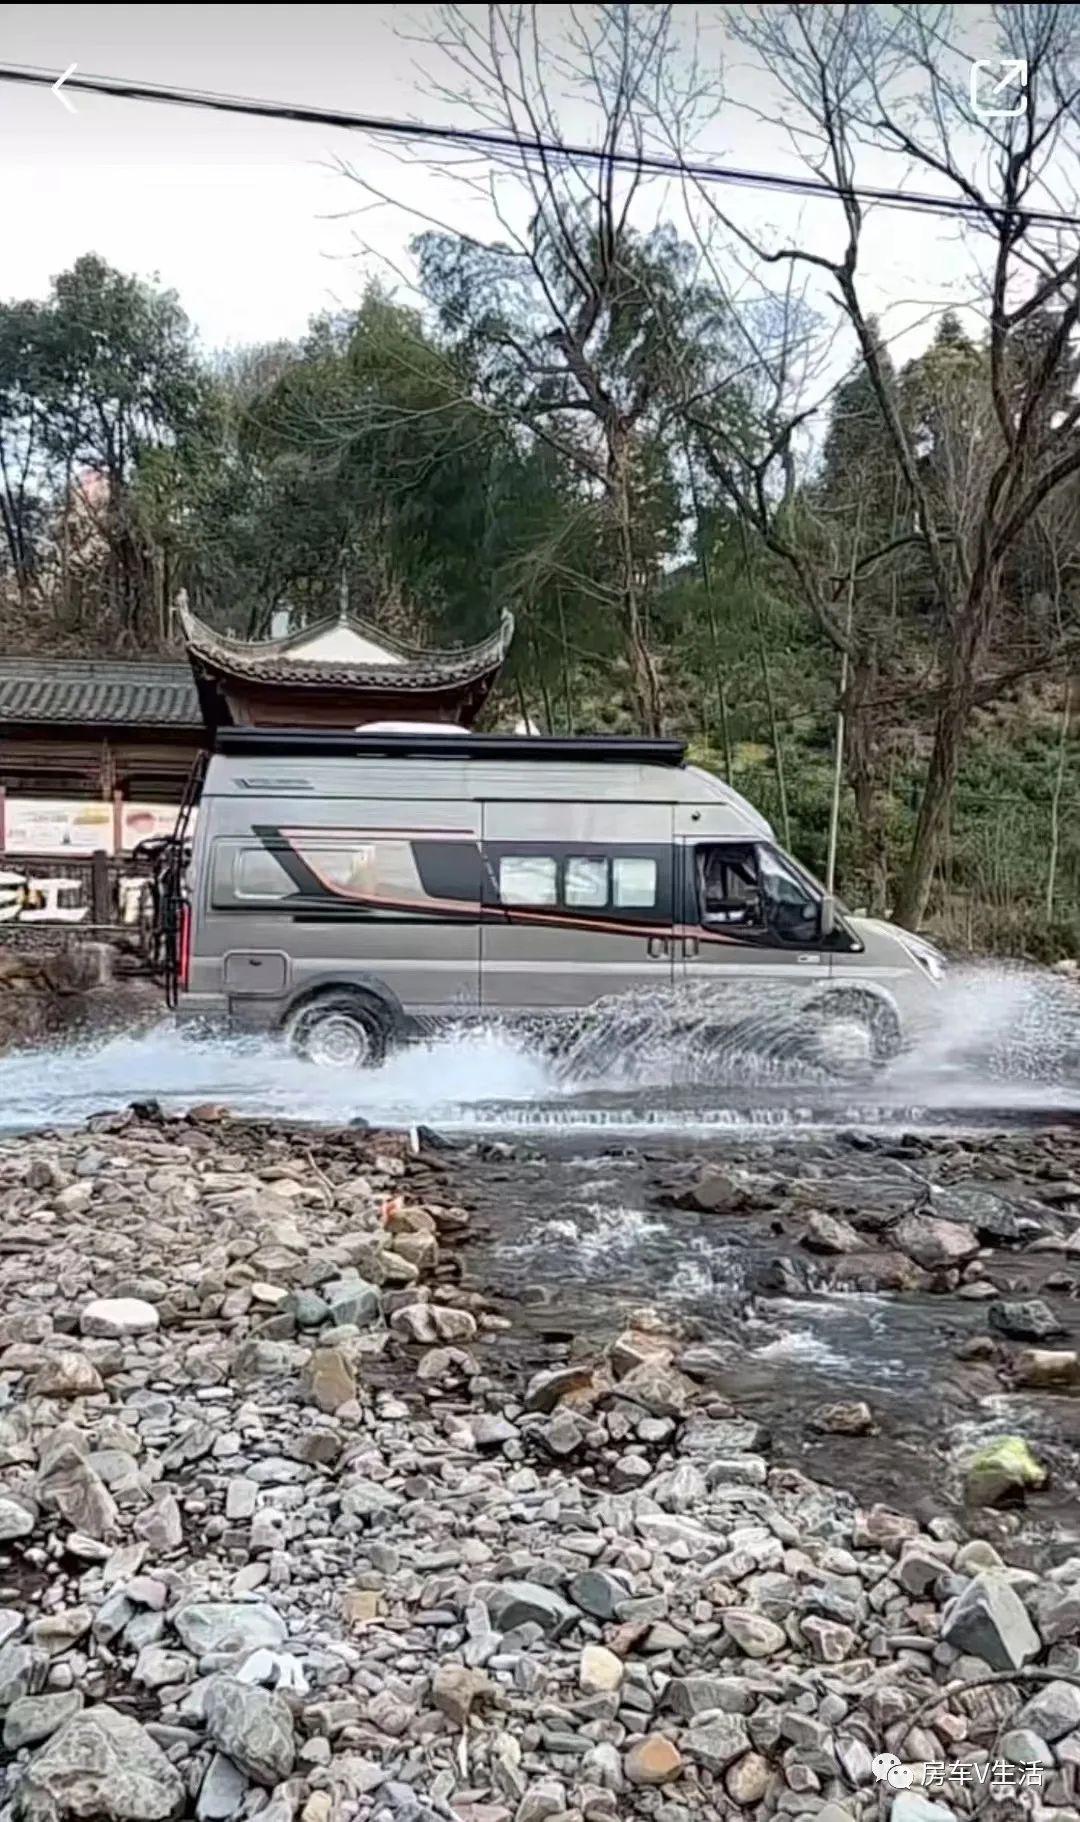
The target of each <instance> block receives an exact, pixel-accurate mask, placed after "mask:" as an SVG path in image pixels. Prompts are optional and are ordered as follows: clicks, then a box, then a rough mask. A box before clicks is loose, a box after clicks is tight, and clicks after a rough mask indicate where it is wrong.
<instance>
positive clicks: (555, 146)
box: [0, 63, 1080, 229]
mask: <svg viewBox="0 0 1080 1822" xmlns="http://www.w3.org/2000/svg"><path fill="white" fill-rule="evenodd" d="M59 74H60V72H59V71H54V70H42V69H37V68H31V67H30V66H28V65H25V64H18V63H5V64H0V82H19V83H26V84H30V85H32V86H34V87H38V88H52V87H53V85H54V84H55V82H56V79H57V76H58V75H59ZM64 88H65V89H66V90H67V89H80V90H82V91H83V92H84V93H86V94H90V95H107V96H110V97H112V98H113V99H115V100H119V101H156V102H163V103H165V104H167V105H169V106H173V107H187V108H205V109H209V110H211V111H213V112H216V113H220V114H242V115H246V116H247V117H249V118H254V119H262V120H286V121H295V122H297V123H299V124H301V125H307V126H323V127H335V128H340V129H342V130H344V131H346V132H362V133H369V134H371V135H372V136H373V137H382V138H391V139H399V140H428V141H431V142H432V143H436V144H439V143H441V144H447V145H460V146H467V147H470V148H472V149H473V150H476V151H480V152H484V151H487V152H517V153H524V154H530V153H531V154H535V155H536V156H537V157H542V158H545V159H549V160H554V161H556V162H559V163H576V164H594V165H597V164H598V165H603V166H607V165H614V166H616V167H617V168H620V169H627V170H631V171H634V172H646V173H648V174H650V175H652V176H659V177H672V178H685V177H692V178H694V179H695V180H696V181H697V182H700V183H715V184H730V185H732V186H733V187H736V188H744V189H758V190H767V191H773V192H775V193H779V194H782V195H794V196H804V197H827V198H831V199H833V200H836V199H837V198H842V197H845V196H849V195H850V196H851V197H854V198H855V199H856V200H857V201H859V202H868V203H878V204H880V205H882V206H883V207H885V208H893V209H905V210H909V211H913V212H915V213H919V214H927V215H943V216H951V217H959V218H960V219H975V220H979V221H983V220H985V219H986V216H987V214H988V213H990V214H993V212H994V209H995V205H994V204H993V203H992V202H988V203H987V205H986V207H985V208H984V207H983V206H982V205H981V204H979V203H977V202H974V201H972V199H971V198H970V197H966V196H935V195H934V194H933V193H932V192H931V191H928V190H896V189H890V188H888V187H886V186H879V185H876V184H852V185H851V186H850V187H849V188H846V189H842V188H840V187H839V186H838V185H836V184H831V183H829V182H828V181H827V180H826V179H824V178H814V177H796V176H790V175H785V174H784V173H781V172H778V171H758V170H753V169H749V168H745V167H742V166H737V165H720V164H715V163H710V162H706V161H702V160H696V159H683V158H677V157H674V156H668V155H666V154H661V153H655V152H646V151H640V152H638V151H634V152H620V151H617V150H616V151H605V150H602V149H601V148H600V147H598V146H588V145H572V144H567V143H565V142H563V141H559V140H548V139H544V138H542V137H541V136H540V135H536V136H533V135H531V134H522V133H516V132H498V131H496V130H495V129H493V128H485V127H461V126H445V125H440V124H439V123H437V122H434V121H410V120H398V119H393V118H390V117H387V116H381V115H376V114H357V113H352V112H348V111H340V110H335V109H330V108H315V107H305V106H303V105H302V104H301V103H299V102H290V101H265V100H261V99H259V98H258V97H255V96H244V95H222V94H216V93H215V92H214V91H212V90H210V89H179V88H169V87H165V86H163V85H160V84H156V83H149V82H134V81H127V80H125V79H123V78H121V77H115V76H91V75H82V76H78V75H72V76H69V77H67V78H66V80H65V82H64ZM1019 214H1020V215H1022V218H1023V220H1024V222H1025V223H1026V224H1028V225H1029V226H1033V227H1053V228H1078V229H1080V214H1069V213H1068V212H1066V211H1058V210H1053V209H1024V210H1021V211H1019Z"/></svg>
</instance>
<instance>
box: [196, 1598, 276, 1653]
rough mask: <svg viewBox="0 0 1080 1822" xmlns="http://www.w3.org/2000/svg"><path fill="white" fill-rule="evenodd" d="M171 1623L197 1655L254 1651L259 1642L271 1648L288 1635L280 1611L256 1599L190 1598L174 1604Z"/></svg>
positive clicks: (259, 1644)
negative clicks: (253, 1600)
mask: <svg viewBox="0 0 1080 1822" xmlns="http://www.w3.org/2000/svg"><path fill="white" fill-rule="evenodd" d="M173 1625H174V1626H175V1627H176V1630H177V1632H178V1633H179V1634H180V1637H181V1638H182V1639H183V1641H184V1644H185V1645H186V1646H187V1648H188V1650H189V1651H193V1652H194V1653H195V1655H196V1656H197V1657H205V1656H206V1655H207V1654H208V1653H209V1652H212V1651H256V1650H258V1648H259V1646H261V1645H268V1646H269V1647H270V1648H271V1650H273V1649H275V1648H276V1647H277V1646H279V1645H283V1644H284V1643H285V1640H286V1638H287V1637H288V1628H287V1626H286V1625H285V1621H284V1620H283V1619H282V1617H281V1615H280V1613H278V1612H277V1610H276V1609H275V1608H273V1607H268V1606H266V1605H264V1604H262V1603H258V1602H251V1603H250V1604H249V1603H247V1602H241V1601H190V1602H188V1603H187V1604H185V1605H184V1606H183V1607H178V1608H177V1610H176V1612H175V1614H174V1615H173Z"/></svg>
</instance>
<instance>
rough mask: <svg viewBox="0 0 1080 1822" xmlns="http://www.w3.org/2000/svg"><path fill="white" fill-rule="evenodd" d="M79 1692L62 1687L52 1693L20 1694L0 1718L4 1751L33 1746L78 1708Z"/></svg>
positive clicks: (44, 1738)
mask: <svg viewBox="0 0 1080 1822" xmlns="http://www.w3.org/2000/svg"><path fill="white" fill-rule="evenodd" d="M82 1705H83V1698H82V1692H81V1691H80V1690H78V1689H65V1690H62V1691H60V1692H59V1693H58V1694H56V1695H24V1696H20V1697H19V1699H18V1700H17V1701H15V1702H12V1704H11V1707H10V1708H9V1709H8V1711H7V1714H6V1716H5V1718H4V1745H5V1747H6V1748H7V1750H8V1752H18V1751H19V1750H20V1749H21V1748H22V1747H23V1746H36V1745H37V1743H38V1741H39V1740H47V1739H49V1738H50V1736H51V1735H52V1734H54V1733H55V1732H56V1731H57V1728H59V1727H63V1725H64V1723H65V1722H66V1721H70V1720H71V1718H72V1716H73V1715H76V1714H78V1713H79V1710H80V1709H81V1708H82Z"/></svg>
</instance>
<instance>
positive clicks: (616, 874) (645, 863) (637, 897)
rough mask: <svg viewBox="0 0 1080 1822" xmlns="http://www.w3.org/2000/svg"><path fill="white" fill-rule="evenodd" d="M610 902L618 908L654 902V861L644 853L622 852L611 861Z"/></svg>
mask: <svg viewBox="0 0 1080 1822" xmlns="http://www.w3.org/2000/svg"><path fill="white" fill-rule="evenodd" d="M611 874H612V881H611V883H612V895H611V896H612V903H613V904H614V905H615V906H617V907H618V908H619V909H620V910H629V909H630V908H631V907H637V908H642V907H646V906H649V905H655V903H656V862H655V860H651V859H650V858H649V857H648V856H646V855H640V854H622V855H620V856H619V857H618V858H617V859H616V860H613V861H612V863H611Z"/></svg>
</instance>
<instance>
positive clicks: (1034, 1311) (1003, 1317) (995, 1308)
mask: <svg viewBox="0 0 1080 1822" xmlns="http://www.w3.org/2000/svg"><path fill="white" fill-rule="evenodd" d="M987 1321H988V1322H989V1324H990V1327H991V1328H992V1329H994V1330H996V1331H997V1333H998V1334H999V1335H1008V1336H1009V1337H1010V1339H1011V1340H1014V1341H1049V1340H1050V1338H1051V1337H1052V1336H1054V1335H1063V1334H1064V1333H1065V1330H1064V1327H1063V1325H1062V1324H1061V1323H1060V1322H1059V1321H1058V1319H1057V1317H1056V1316H1055V1315H1054V1312H1053V1310H1052V1309H1051V1308H1050V1305H1049V1304H1048V1303H1044V1302H1043V1300H1042V1298H1041V1297H1027V1298H1017V1299H1010V1298H1003V1299H1002V1301H1001V1302H1000V1303H992V1304H991V1305H990V1308H989V1311H988V1312H987Z"/></svg>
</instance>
